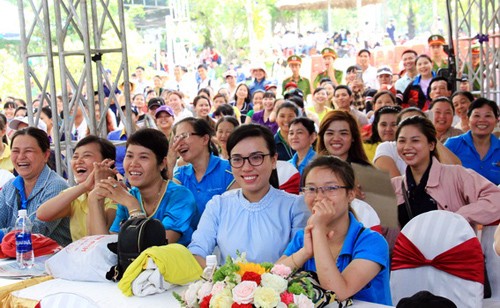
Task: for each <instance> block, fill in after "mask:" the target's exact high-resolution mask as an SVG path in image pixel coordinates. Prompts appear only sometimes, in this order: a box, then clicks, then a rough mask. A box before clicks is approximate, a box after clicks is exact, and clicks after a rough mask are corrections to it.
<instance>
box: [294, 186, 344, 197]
mask: <svg viewBox="0 0 500 308" xmlns="http://www.w3.org/2000/svg"><path fill="white" fill-rule="evenodd" d="M342 188H345V189H349V188H350V187H349V186H339V185H331V186H319V187H314V186H304V187H301V188H300V192H301V193H303V194H304V195H306V196H316V195H317V194H318V192H319V191H321V192H322V193H323V194H324V195H327V196H328V195H335V194H336V193H337V191H338V190H339V189H342Z"/></svg>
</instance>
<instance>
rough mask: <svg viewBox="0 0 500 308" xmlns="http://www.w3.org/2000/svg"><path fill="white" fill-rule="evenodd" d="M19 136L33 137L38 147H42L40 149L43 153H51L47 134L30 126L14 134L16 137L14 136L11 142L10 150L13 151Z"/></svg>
mask: <svg viewBox="0 0 500 308" xmlns="http://www.w3.org/2000/svg"><path fill="white" fill-rule="evenodd" d="M18 136H30V137H33V138H35V139H36V142H37V144H38V146H39V147H40V149H41V150H42V152H44V153H45V152H47V151H50V140H49V136H48V135H47V133H46V132H44V131H43V130H41V129H39V128H36V127H32V126H28V127H26V128H23V129H20V130H18V131H16V132H15V133H14V135H13V136H12V138H11V141H10V148H11V149H12V145H13V144H14V140H15V139H16V138H17V137H18Z"/></svg>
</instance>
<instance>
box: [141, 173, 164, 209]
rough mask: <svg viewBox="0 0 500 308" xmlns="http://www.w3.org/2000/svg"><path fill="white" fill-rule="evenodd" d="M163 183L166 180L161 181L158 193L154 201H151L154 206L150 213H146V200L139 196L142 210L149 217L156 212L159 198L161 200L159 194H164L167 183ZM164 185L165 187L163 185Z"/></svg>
mask: <svg viewBox="0 0 500 308" xmlns="http://www.w3.org/2000/svg"><path fill="white" fill-rule="evenodd" d="M165 183H167V181H162V183H161V186H160V189H159V191H158V194H157V195H156V197H155V199H154V202H153V205H155V204H156V205H155V206H154V208H153V212H152V213H151V215H148V211H147V209H148V208H149V207H148V205H147V204H146V201H145V200H144V198H141V200H142V210H143V211H144V213H145V214H146V216H147V217H151V216H153V215H154V213H155V212H156V209H157V208H158V205H159V204H160V200H161V196H163V195H164V194H165V190H166V188H167V185H164V184H165ZM163 186H165V187H163Z"/></svg>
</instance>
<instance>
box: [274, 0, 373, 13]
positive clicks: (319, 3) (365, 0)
mask: <svg viewBox="0 0 500 308" xmlns="http://www.w3.org/2000/svg"><path fill="white" fill-rule="evenodd" d="M358 1H359V2H360V4H361V6H364V5H368V4H377V3H380V2H382V0H278V2H276V7H277V8H278V9H280V10H289V11H297V10H323V9H327V8H328V2H330V7H331V8H342V9H352V8H356V7H357V6H358Z"/></svg>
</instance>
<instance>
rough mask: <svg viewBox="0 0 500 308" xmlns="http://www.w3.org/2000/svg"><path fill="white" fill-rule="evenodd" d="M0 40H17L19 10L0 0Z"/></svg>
mask: <svg viewBox="0 0 500 308" xmlns="http://www.w3.org/2000/svg"><path fill="white" fill-rule="evenodd" d="M0 7H1V8H2V9H1V10H0V20H1V21H2V22H1V23H0V39H7V40H19V39H20V37H19V10H18V9H17V6H15V5H14V4H12V3H9V2H7V1H5V0H0Z"/></svg>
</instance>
